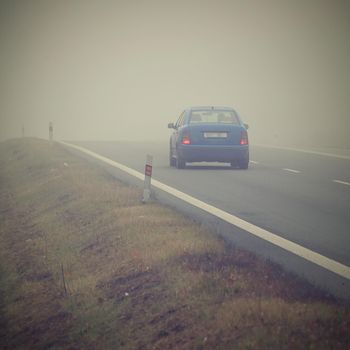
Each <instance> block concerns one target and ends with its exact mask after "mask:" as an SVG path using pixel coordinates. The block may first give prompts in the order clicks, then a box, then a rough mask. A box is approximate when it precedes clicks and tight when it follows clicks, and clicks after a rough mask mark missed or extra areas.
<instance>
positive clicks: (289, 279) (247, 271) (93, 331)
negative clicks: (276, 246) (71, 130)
mask: <svg viewBox="0 0 350 350" xmlns="http://www.w3.org/2000/svg"><path fill="white" fill-rule="evenodd" d="M0 186H1V187H0V224H1V226H0V286H1V287H0V308H1V310H0V311H1V312H0V325H1V327H0V329H1V330H0V344H1V345H0V347H1V348H3V349H30V348H32V349H71V350H72V349H233V348H234V349H306V348H307V349H313V348H314V349H346V348H347V347H348V344H350V313H349V306H348V305H346V304H344V303H341V302H339V301H337V300H335V299H333V298H332V297H330V296H328V295H326V294H325V293H323V292H322V291H320V290H317V289H315V288H313V287H312V286H311V285H309V284H308V283H306V282H305V281H302V280H300V279H299V278H297V277H296V276H293V275H290V274H287V273H285V272H284V271H283V270H282V269H281V268H279V267H278V266H277V265H275V264H272V263H270V262H268V261H266V260H263V259H261V258H258V257H256V256H254V255H253V254H251V253H248V252H246V251H242V250H238V249H235V248H233V247H229V246H227V245H226V244H225V242H223V241H222V240H220V239H219V238H218V237H216V236H215V235H213V234H211V233H210V232H209V231H208V230H207V229H205V228H204V227H201V225H199V224H197V223H195V222H192V221H190V220H189V219H187V218H185V217H184V216H182V215H180V214H178V213H176V212H174V211H173V210H171V209H169V208H167V207H165V206H162V205H160V204H158V203H152V204H147V205H143V204H141V202H140V199H141V196H142V194H141V191H140V190H138V189H136V188H134V187H130V186H127V185H125V184H123V183H121V182H119V181H117V180H116V179H114V178H112V177H111V176H110V175H108V174H107V173H106V172H105V171H104V170H103V169H100V168H98V167H97V166H94V165H92V164H88V163H86V162H84V161H82V160H81V159H79V158H76V157H74V156H72V155H71V154H69V153H67V152H66V151H65V150H64V149H62V148H61V147H60V146H59V145H56V144H50V143H48V142H45V141H42V140H37V139H21V140H11V141H7V142H3V143H1V144H0Z"/></svg>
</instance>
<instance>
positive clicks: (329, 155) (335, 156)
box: [252, 144, 350, 160]
mask: <svg viewBox="0 0 350 350" xmlns="http://www.w3.org/2000/svg"><path fill="white" fill-rule="evenodd" d="M252 146H258V147H264V148H274V149H282V150H287V151H295V152H301V153H309V154H316V155H319V156H326V157H333V158H340V159H347V160H350V156H346V155H342V154H335V153H328V152H319V151H312V150H307V149H301V148H293V147H282V146H270V145H263V144H254V145H252Z"/></svg>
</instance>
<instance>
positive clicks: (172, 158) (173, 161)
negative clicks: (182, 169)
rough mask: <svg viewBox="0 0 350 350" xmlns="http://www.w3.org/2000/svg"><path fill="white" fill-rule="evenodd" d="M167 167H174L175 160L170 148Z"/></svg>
mask: <svg viewBox="0 0 350 350" xmlns="http://www.w3.org/2000/svg"><path fill="white" fill-rule="evenodd" d="M169 165H170V166H175V165H176V159H175V158H174V157H173V155H172V152H171V148H170V150H169Z"/></svg>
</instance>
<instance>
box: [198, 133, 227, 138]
mask: <svg viewBox="0 0 350 350" xmlns="http://www.w3.org/2000/svg"><path fill="white" fill-rule="evenodd" d="M204 137H205V138H206V139H226V138H227V132H205V133H204Z"/></svg>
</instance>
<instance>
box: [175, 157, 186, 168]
mask: <svg viewBox="0 0 350 350" xmlns="http://www.w3.org/2000/svg"><path fill="white" fill-rule="evenodd" d="M185 166H186V162H185V161H184V160H183V159H182V158H180V157H177V158H176V168H178V169H184V168H185Z"/></svg>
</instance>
